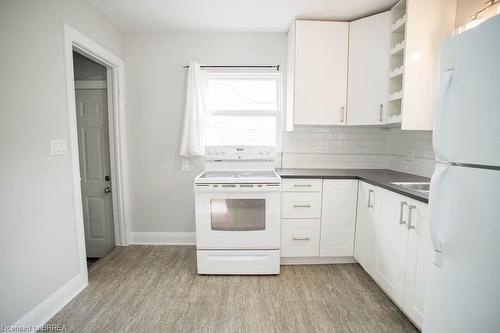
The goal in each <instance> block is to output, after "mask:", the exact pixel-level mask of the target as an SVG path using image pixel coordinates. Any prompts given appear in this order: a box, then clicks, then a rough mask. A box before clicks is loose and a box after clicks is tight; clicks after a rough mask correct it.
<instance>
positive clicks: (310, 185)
mask: <svg viewBox="0 0 500 333" xmlns="http://www.w3.org/2000/svg"><path fill="white" fill-rule="evenodd" d="M293 186H295V187H312V184H293Z"/></svg>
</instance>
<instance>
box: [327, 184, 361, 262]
mask: <svg viewBox="0 0 500 333" xmlns="http://www.w3.org/2000/svg"><path fill="white" fill-rule="evenodd" d="M357 197H358V181H357V180H344V179H342V180H328V179H325V180H323V200H322V209H321V239H320V250H319V255H320V256H322V257H350V256H352V255H353V248H354V229H355V225H356V201H357Z"/></svg>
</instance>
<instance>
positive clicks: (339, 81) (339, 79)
mask: <svg viewBox="0 0 500 333" xmlns="http://www.w3.org/2000/svg"><path fill="white" fill-rule="evenodd" d="M348 39H349V23H346V22H326V21H301V20H298V21H296V22H295V59H294V60H295V68H294V71H295V75H294V95H295V98H294V104H295V105H294V106H295V110H294V122H295V124H302V125H345V123H346V96H347V58H348Z"/></svg>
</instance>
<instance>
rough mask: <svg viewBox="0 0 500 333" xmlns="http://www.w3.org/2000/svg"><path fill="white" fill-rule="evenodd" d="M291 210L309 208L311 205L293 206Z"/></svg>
mask: <svg viewBox="0 0 500 333" xmlns="http://www.w3.org/2000/svg"><path fill="white" fill-rule="evenodd" d="M293 208H311V205H293Z"/></svg>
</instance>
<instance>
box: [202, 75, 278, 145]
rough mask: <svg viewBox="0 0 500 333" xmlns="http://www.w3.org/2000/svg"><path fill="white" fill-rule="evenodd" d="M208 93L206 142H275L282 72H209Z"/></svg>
mask: <svg viewBox="0 0 500 333" xmlns="http://www.w3.org/2000/svg"><path fill="white" fill-rule="evenodd" d="M207 92H208V93H207V105H208V112H209V119H208V130H207V139H206V144H207V145H209V146H214V145H248V146H254V145H265V146H276V145H277V134H278V133H279V126H278V125H279V114H280V105H281V96H280V94H281V74H279V73H272V74H271V73H269V74H263V73H251V74H241V73H238V74H227V73H220V74H208V75H207Z"/></svg>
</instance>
